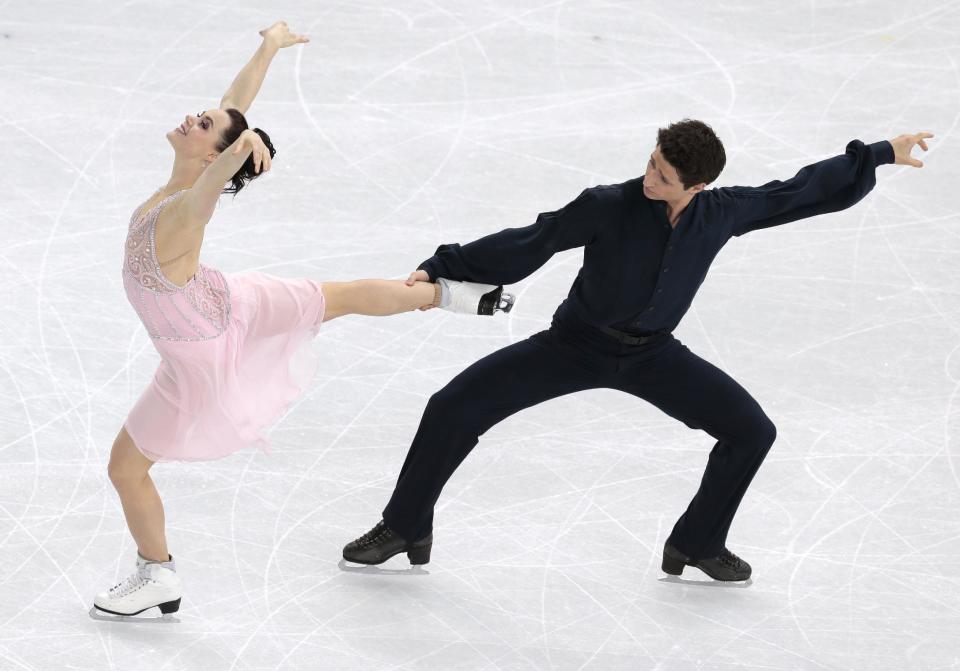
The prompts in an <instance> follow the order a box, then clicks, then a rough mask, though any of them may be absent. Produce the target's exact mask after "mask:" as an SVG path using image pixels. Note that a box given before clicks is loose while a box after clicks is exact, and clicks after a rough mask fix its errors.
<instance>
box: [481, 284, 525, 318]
mask: <svg viewBox="0 0 960 671" xmlns="http://www.w3.org/2000/svg"><path fill="white" fill-rule="evenodd" d="M516 301H517V298H516V296H514V295H513V294H505V293H503V285H501V286H499V287H497V288H496V289H494V290H492V291H488V292H487V293H485V294H484V295H483V296H482V297H481V298H480V305H478V306H477V314H478V315H486V316H492V315H494V314H496V313H497V312H510V310H512V309H513V304H514V303H515V302H516Z"/></svg>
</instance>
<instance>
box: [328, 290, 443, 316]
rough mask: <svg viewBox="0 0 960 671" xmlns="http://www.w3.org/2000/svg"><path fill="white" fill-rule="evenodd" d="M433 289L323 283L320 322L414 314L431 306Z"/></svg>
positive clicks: (434, 292)
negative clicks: (357, 317) (424, 307)
mask: <svg viewBox="0 0 960 671" xmlns="http://www.w3.org/2000/svg"><path fill="white" fill-rule="evenodd" d="M437 287H438V285H436V284H433V283H431V282H416V283H414V284H413V286H408V285H407V284H406V282H404V280H354V281H353V282H324V283H323V296H324V299H325V301H326V309H325V310H324V313H323V321H325V322H327V321H330V320H331V319H335V318H337V317H342V316H343V315H350V314H356V315H370V316H375V317H384V316H387V315H395V314H399V313H401V312H410V311H412V310H417V309H419V308H421V307H423V306H426V305H432V304H434V303H435V299H436V298H437Z"/></svg>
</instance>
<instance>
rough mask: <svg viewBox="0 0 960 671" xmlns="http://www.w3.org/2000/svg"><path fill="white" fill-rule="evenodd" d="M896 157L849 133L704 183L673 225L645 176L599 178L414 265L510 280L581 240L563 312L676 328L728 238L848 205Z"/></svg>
mask: <svg viewBox="0 0 960 671" xmlns="http://www.w3.org/2000/svg"><path fill="white" fill-rule="evenodd" d="M893 162H894V153H893V146H892V145H891V144H890V143H889V142H888V141H886V140H884V141H881V142H875V143H873V144H870V145H865V144H864V143H863V142H861V141H860V140H853V141H851V142H850V143H849V144H848V145H847V148H846V152H845V153H844V154H841V155H839V156H834V157H832V158H828V159H825V160H823V161H819V162H817V163H813V164H811V165H808V166H806V167H805V168H803V169H801V170H800V171H799V172H798V173H797V174H796V176H794V177H793V178H791V179H789V180H787V181H785V182H781V181H779V180H774V181H772V182H768V183H767V184H764V185H763V186H756V187H747V186H730V187H720V188H713V189H704V190H703V191H701V192H700V193H698V194H697V195H695V196H694V197H693V199H692V200H691V201H690V202H689V204H688V205H687V207H686V208H685V209H684V210H683V212H682V213H681V215H680V219H679V221H678V222H677V226H676V228H672V227H671V226H670V222H669V220H668V218H667V211H666V203H665V202H664V201H659V200H652V199H650V198H647V197H646V196H645V195H644V193H643V177H638V178H636V179H632V180H629V181H627V182H624V183H622V184H614V185H607V186H596V187H593V188H589V189H586V190H585V191H584V192H583V193H581V194H580V195H579V196H578V197H577V198H576V200H574V201H573V202H571V203H569V204H568V205H566V206H565V207H563V208H561V209H559V210H557V211H555V212H544V213H542V214H540V215H539V216H538V217H537V220H536V222H535V223H533V224H531V225H529V226H525V227H523V228H507V229H505V230H503V231H500V232H499V233H494V234H492V235H487V236H485V237H482V238H480V239H478V240H475V241H474V242H470V243H468V244H465V245H463V246H461V245H459V244H456V243H454V244H444V245H440V246H439V247H438V248H437V251H436V253H435V255H434V256H432V257H431V258H429V259H427V260H426V261H424V262H423V263H421V264H420V265H419V266H418V269H422V270H425V271H426V272H427V274H428V275H429V276H430V278H431V279H432V280H436V278H437V277H447V278H450V279H453V280H463V281H469V282H483V283H485V284H512V283H514V282H519V281H520V280H522V279H523V278H525V277H527V276H528V275H530V274H531V273H533V272H534V271H535V270H536V269H537V268H539V267H540V266H542V265H543V264H544V263H546V262H547V260H548V259H549V258H550V257H551V256H553V255H554V254H556V253H557V252H561V251H564V250H568V249H572V248H574V247H583V248H584V252H583V266H582V267H581V268H580V271H579V272H578V273H577V277H576V279H575V280H574V281H573V285H572V286H571V287H570V293H569V294H568V296H567V299H566V300H565V301H563V303H561V305H560V307H559V308H558V309H557V312H558V313H560V312H567V313H569V311H572V312H573V313H574V314H575V315H576V316H577V317H579V318H580V319H582V320H584V321H586V322H588V323H590V324H592V325H594V326H611V327H613V328H617V329H620V330H623V331H628V332H631V333H648V332H652V331H672V330H673V329H675V328H676V326H677V324H679V322H680V319H681V318H682V317H683V315H684V314H686V312H687V310H688V309H689V307H690V303H691V302H692V301H693V297H694V295H695V294H696V292H697V289H698V288H699V287H700V285H701V284H702V283H703V279H704V277H706V274H707V269H708V268H709V267H710V264H711V263H712V262H713V259H714V257H715V256H716V255H717V253H718V252H719V251H720V248H721V247H723V245H725V244H726V242H727V241H728V240H729V239H730V238H731V237H732V236H740V235H743V234H744V233H748V232H749V231H754V230H757V229H761V228H769V227H771V226H779V225H780V224H786V223H788V222H791V221H796V220H797V219H804V218H806V217H813V216H816V215H819V214H825V213H827V212H836V211H839V210H843V209H846V208H848V207H850V206H851V205H853V204H854V203H856V202H857V201H859V200H860V199H861V198H863V197H864V196H866V195H867V193H869V192H870V190H871V189H872V188H873V187H874V185H875V184H876V174H875V168H876V166H878V165H883V164H885V163H893Z"/></svg>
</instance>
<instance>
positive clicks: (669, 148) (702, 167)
mask: <svg viewBox="0 0 960 671" xmlns="http://www.w3.org/2000/svg"><path fill="white" fill-rule="evenodd" d="M657 145H659V146H660V153H661V154H662V155H663V157H664V158H665V159H666V160H667V163H669V164H670V165H672V166H673V167H674V168H676V170H677V175H679V176H680V181H681V182H683V188H684V189H689V188H690V187H691V186H693V185H694V184H700V183H701V182H704V183H706V184H709V183H710V182H712V181H713V180H715V179H716V178H717V177H719V176H720V172H721V171H722V170H723V166H724V165H726V163H727V155H726V154H725V153H724V151H723V143H722V142H720V138H718V137H717V134H716V133H714V132H713V129H712V128H710V126H708V125H707V124H705V123H703V122H702V121H696V120H694V119H684V120H683V121H677V122H676V123H672V124H670V125H669V126H668V127H666V128H661V129H660V130H658V131H657Z"/></svg>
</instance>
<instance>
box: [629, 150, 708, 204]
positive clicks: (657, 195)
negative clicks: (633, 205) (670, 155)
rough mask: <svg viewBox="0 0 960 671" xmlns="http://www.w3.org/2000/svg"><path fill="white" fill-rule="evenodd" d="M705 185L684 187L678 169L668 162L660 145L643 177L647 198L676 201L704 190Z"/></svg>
mask: <svg viewBox="0 0 960 671" xmlns="http://www.w3.org/2000/svg"><path fill="white" fill-rule="evenodd" d="M704 186H706V185H705V184H694V185H693V186H691V187H690V188H689V189H684V188H683V183H682V182H681V181H680V176H679V175H677V171H676V169H675V168H674V167H673V166H672V165H670V164H669V163H667V159H665V158H664V157H663V155H662V154H661V153H660V145H657V147H656V149H654V150H653V153H652V154H650V160H649V161H647V171H646V173H644V177H643V193H644V194H645V195H646V196H647V198H652V199H653V200H666V201H668V202H675V201H678V200H682V199H683V198H685V197H687V196H692V195H693V194H695V193H697V192H699V191H702V190H703V187H704Z"/></svg>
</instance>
